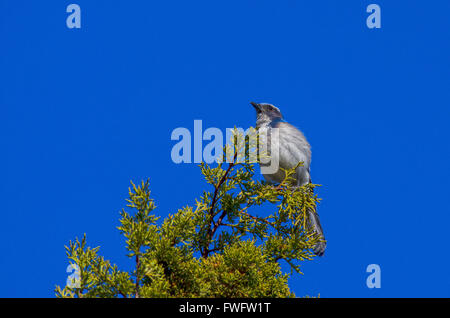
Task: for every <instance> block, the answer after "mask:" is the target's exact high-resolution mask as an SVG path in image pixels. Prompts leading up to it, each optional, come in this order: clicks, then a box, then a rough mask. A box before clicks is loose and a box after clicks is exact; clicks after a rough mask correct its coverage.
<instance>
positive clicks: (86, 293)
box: [55, 139, 320, 298]
mask: <svg viewBox="0 0 450 318" xmlns="http://www.w3.org/2000/svg"><path fill="white" fill-rule="evenodd" d="M235 140H236V139H235ZM245 141H246V142H244V143H234V144H233V146H229V145H227V146H225V148H224V153H225V154H229V153H230V151H231V153H232V154H233V155H232V156H231V158H232V160H229V161H230V162H228V163H226V162H221V163H218V164H217V166H216V167H214V168H213V167H211V166H209V165H207V164H204V163H202V164H201V165H200V169H201V173H202V175H203V176H204V177H205V179H206V182H207V183H208V184H210V185H211V186H212V187H211V191H204V192H203V194H202V195H201V197H200V198H199V199H197V200H196V204H195V206H194V207H191V206H186V207H184V208H182V209H180V210H178V212H176V213H174V214H169V215H168V217H167V218H165V219H164V220H163V221H162V222H161V221H160V218H159V217H158V216H156V215H155V214H153V211H154V209H155V207H156V206H155V203H154V201H153V199H152V198H151V196H150V189H149V181H148V180H146V181H142V182H141V183H140V185H135V184H133V183H131V187H130V189H129V198H128V199H127V202H128V204H127V208H128V209H129V211H126V210H125V209H123V210H122V211H121V213H120V216H121V219H120V226H119V227H118V229H119V231H120V232H121V233H122V234H123V236H124V237H125V239H126V248H127V250H128V254H127V256H128V257H130V258H132V259H133V260H134V262H135V268H134V270H133V271H132V272H130V273H129V272H125V271H121V270H119V269H118V267H117V266H116V265H113V264H111V263H110V262H109V261H107V260H105V259H104V258H103V257H102V256H100V255H99V247H96V248H90V247H88V246H87V242H86V235H84V237H83V238H82V239H81V240H80V239H76V240H75V241H74V242H72V241H71V242H70V243H69V246H66V253H67V256H68V259H69V261H70V263H71V264H74V265H75V266H76V268H77V269H78V280H77V284H76V285H70V284H69V285H68V286H66V287H64V288H60V287H59V286H57V287H56V289H55V292H56V295H57V296H58V297H136V298H138V297H293V296H294V294H293V293H292V292H291V291H290V290H289V287H288V284H287V282H288V278H289V276H290V275H291V274H292V273H294V272H297V273H300V263H301V262H302V261H304V260H312V259H313V258H314V254H313V253H312V251H311V249H312V247H313V246H314V245H315V244H316V243H317V242H318V240H319V239H320V238H319V237H317V235H316V234H315V233H314V232H313V231H312V230H311V229H310V228H309V226H308V219H307V217H308V213H307V209H308V208H312V209H314V210H315V207H316V204H317V203H318V202H319V199H318V198H317V196H316V195H315V194H314V193H313V189H314V188H315V187H316V186H317V185H314V184H308V185H305V186H302V187H293V186H291V180H292V176H293V174H294V172H295V169H292V170H288V171H286V178H285V179H284V181H283V182H282V183H281V184H279V185H276V186H274V185H271V184H267V183H266V182H264V181H258V180H254V178H253V177H254V174H255V167H254V164H253V163H250V162H249V160H240V156H239V154H242V153H243V152H245V151H247V154H248V150H246V147H248V146H249V145H248V139H245ZM247 149H248V148H247ZM246 158H247V159H248V156H247V157H246ZM299 164H301V163H299ZM280 262H286V263H287V264H288V265H289V268H290V269H291V270H290V271H288V272H283V271H282V269H281V264H280Z"/></svg>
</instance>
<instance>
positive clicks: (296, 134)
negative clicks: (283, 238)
mask: <svg viewBox="0 0 450 318" xmlns="http://www.w3.org/2000/svg"><path fill="white" fill-rule="evenodd" d="M251 104H252V105H253V107H254V108H255V110H256V128H257V129H264V130H265V131H267V144H268V145H271V144H273V145H272V147H273V148H272V149H279V151H278V152H270V158H271V160H275V161H278V163H279V168H283V169H292V168H294V167H295V166H296V165H297V164H298V163H299V162H303V165H302V166H299V167H298V168H297V170H296V184H295V186H302V185H305V184H307V183H310V182H311V176H310V164H311V147H310V145H309V143H308V141H307V140H306V138H305V136H304V135H303V133H302V132H301V131H300V130H298V129H297V128H296V127H294V126H292V125H291V124H289V123H287V122H286V121H285V120H283V116H282V115H281V112H280V110H279V109H278V108H277V107H275V106H274V105H271V104H265V103H261V104H257V103H253V102H252V103H251ZM274 128H276V129H278V134H275V133H274ZM266 129H267V130H266ZM270 149H271V147H269V146H268V150H270ZM263 176H264V178H265V179H266V181H268V182H270V183H280V182H281V181H283V179H284V177H285V174H284V172H283V170H281V169H278V170H277V171H276V172H275V173H271V174H263ZM308 223H309V226H311V227H312V229H313V230H314V231H315V232H316V233H317V234H318V235H319V236H320V237H321V242H319V243H318V244H317V245H316V246H314V249H313V251H314V253H315V254H316V255H319V256H322V255H323V254H324V252H325V248H326V241H325V238H324V235H323V230H322V226H321V225H320V220H319V215H318V214H317V213H316V211H313V210H308Z"/></svg>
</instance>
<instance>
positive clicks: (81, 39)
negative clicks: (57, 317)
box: [0, 0, 450, 297]
mask: <svg viewBox="0 0 450 318" xmlns="http://www.w3.org/2000/svg"><path fill="white" fill-rule="evenodd" d="M73 2H75V1H73ZM70 3H71V2H65V1H50V0H49V1H21V0H14V1H13V0H0V35H1V46H0V48H1V49H0V63H1V64H0V70H1V71H0V111H1V116H0V136H1V137H0V149H1V154H2V155H1V156H0V167H1V168H0V173H1V178H0V180H1V181H0V199H1V211H2V212H1V224H2V229H1V231H0V272H1V273H2V275H0V286H1V287H2V288H0V296H1V297H53V295H54V294H53V289H54V286H55V285H56V284H58V285H64V284H65V280H66V277H67V274H66V272H65V270H66V267H67V265H68V262H67V259H66V256H65V250H64V245H66V244H67V243H68V241H69V240H71V239H74V238H75V237H76V236H79V237H80V236H82V235H83V233H87V238H88V242H89V244H90V245H91V246H101V253H102V255H104V256H105V257H106V258H108V259H110V260H111V261H113V262H115V263H117V264H118V265H119V266H120V267H121V268H123V269H127V268H130V267H131V262H129V261H128V259H127V258H126V257H125V253H126V251H125V249H124V240H123V238H122V237H121V236H120V234H119V232H118V230H117V229H116V227H117V226H118V219H119V211H120V209H121V208H122V207H124V206H125V201H124V199H125V198H126V196H127V191H128V186H129V182H130V180H134V181H137V182H138V181H140V180H141V179H145V178H150V182H151V189H152V193H153V197H154V198H155V200H156V203H157V206H158V208H157V210H156V211H155V212H156V213H158V214H160V215H161V216H165V215H167V214H168V213H173V212H175V211H176V210H177V209H178V208H180V207H182V206H184V205H186V204H193V203H194V202H195V201H194V199H195V198H196V197H199V195H200V194H201V191H202V190H203V189H204V187H205V184H204V182H203V180H202V178H201V175H200V172H199V169H198V167H197V166H196V165H195V164H180V165H176V164H174V163H173V162H172V160H171V157H170V151H171V148H172V146H173V145H174V144H175V142H174V141H171V140H170V135H171V132H172V130H173V129H175V128H176V127H186V128H188V129H193V125H194V120H195V119H201V120H202V121H203V127H204V129H205V128H207V127H218V128H220V129H225V128H227V127H234V126H238V127H249V126H251V125H254V121H255V114H254V110H253V108H252V107H251V106H250V105H249V102H250V101H257V102H269V103H273V104H275V105H277V106H278V107H280V108H281V110H282V112H283V114H284V116H285V118H286V119H287V120H288V121H289V122H291V123H293V124H294V125H296V126H298V127H299V128H301V129H302V130H303V132H304V133H305V135H306V136H307V138H308V140H309V141H310V143H311V145H312V150H313V161H312V178H313V182H315V183H319V184H322V185H323V187H321V189H320V191H319V195H320V197H321V198H322V199H323V201H322V203H321V204H320V206H319V210H318V211H319V214H320V216H321V220H322V225H323V227H324V230H325V234H326V238H327V239H328V249H327V251H326V254H325V256H324V257H323V258H320V259H316V260H314V261H312V262H306V263H304V265H303V267H302V269H303V273H304V275H294V276H293V277H292V278H291V280H290V282H289V284H290V287H291V289H292V290H293V291H294V292H295V293H296V294H297V295H299V296H302V295H317V294H319V293H320V295H321V296H322V297H450V273H449V270H448V269H449V266H450V256H449V253H448V252H449V249H448V243H449V236H448V225H449V222H450V215H449V212H450V203H449V200H448V191H449V189H450V187H449V183H450V181H449V180H450V169H449V167H448V162H449V159H450V150H449V146H448V144H449V143H448V140H449V137H450V129H449V127H448V121H449V118H450V90H449V87H450V72H449V71H450V59H449V56H450V35H449V32H448V30H449V28H450V19H449V18H448V12H450V2H448V1H424V0H422V1H405V0H402V1H400V0H399V1H379V0H374V1H345V2H344V1H329V0H321V1H298V0H295V1H294V0H286V1H268V0H265V1H264V0H253V1H249V0H239V1H234V0H231V1H206V0H204V1H181V0H180V1H144V0H140V1H137V0H136V1H131V2H130V1H113V2H112V1H106V0H104V1H101V0H96V1H86V0H84V1H81V0H79V1H76V2H75V3H77V4H79V5H80V7H81V10H82V27H81V29H68V28H67V27H66V22H65V21H66V17H67V16H68V14H67V13H66V6H67V5H68V4H70ZM370 3H377V4H379V5H380V7H381V19H382V20H381V21H382V22H381V23H382V27H381V29H368V28H367V26H366V18H367V16H368V13H366V7H367V5H369V4H370ZM258 178H261V176H259V175H258ZM369 264H379V265H380V268H381V288H379V289H369V288H367V286H366V278H367V276H368V273H366V267H367V266H368V265H369Z"/></svg>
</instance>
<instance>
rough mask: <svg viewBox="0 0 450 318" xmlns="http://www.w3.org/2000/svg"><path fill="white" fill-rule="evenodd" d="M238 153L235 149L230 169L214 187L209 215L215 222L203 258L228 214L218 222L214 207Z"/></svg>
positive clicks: (206, 255) (222, 216)
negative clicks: (215, 218) (215, 219)
mask: <svg viewBox="0 0 450 318" xmlns="http://www.w3.org/2000/svg"><path fill="white" fill-rule="evenodd" d="M237 154H238V152H237V151H235V153H234V156H233V161H232V162H231V163H230V164H229V165H228V169H227V170H226V171H225V173H224V175H223V176H222V178H220V180H219V182H218V183H217V185H216V186H215V188H214V195H213V199H212V202H211V208H210V209H209V216H210V224H214V227H213V228H212V229H211V227H210V229H209V231H208V237H207V242H206V246H205V249H204V251H203V253H202V256H203V258H208V254H209V250H208V246H209V243H210V241H211V239H212V237H213V235H214V233H216V230H217V228H218V227H219V226H220V224H221V222H222V220H223V219H224V217H225V215H226V214H227V213H226V211H223V212H222V214H221V215H220V217H219V219H218V221H217V223H215V222H214V208H215V206H216V203H217V195H218V193H219V189H220V187H221V186H222V184H223V183H224V182H225V180H226V179H227V175H228V174H229V173H230V171H231V169H232V168H233V167H234V165H235V163H236V162H235V161H236V158H237Z"/></svg>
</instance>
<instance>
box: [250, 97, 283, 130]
mask: <svg viewBox="0 0 450 318" xmlns="http://www.w3.org/2000/svg"><path fill="white" fill-rule="evenodd" d="M250 104H251V105H252V106H253V107H254V108H255V110H256V124H257V126H261V125H263V124H269V123H271V122H272V121H274V120H277V119H282V118H283V115H281V112H280V109H279V108H278V107H275V106H274V105H272V104H267V103H260V104H257V103H254V102H250Z"/></svg>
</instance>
